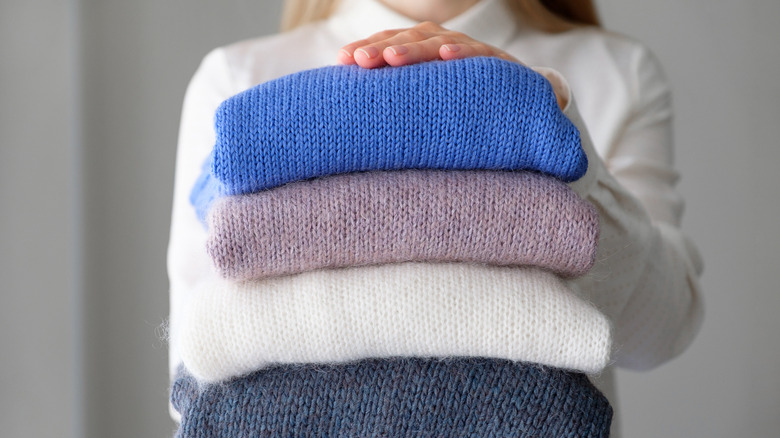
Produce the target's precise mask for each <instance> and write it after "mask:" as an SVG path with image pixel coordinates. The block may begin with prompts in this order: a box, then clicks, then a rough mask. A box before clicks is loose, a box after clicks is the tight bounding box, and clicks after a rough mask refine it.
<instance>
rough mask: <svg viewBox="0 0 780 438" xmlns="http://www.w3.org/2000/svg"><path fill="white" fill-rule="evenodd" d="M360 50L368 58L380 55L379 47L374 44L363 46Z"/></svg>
mask: <svg viewBox="0 0 780 438" xmlns="http://www.w3.org/2000/svg"><path fill="white" fill-rule="evenodd" d="M358 51H360V52H363V55H365V56H366V58H368V59H371V58H376V57H377V56H378V55H379V49H377V48H376V47H373V46H368V47H366V48H365V49H364V48H362V47H361V48H359V49H358Z"/></svg>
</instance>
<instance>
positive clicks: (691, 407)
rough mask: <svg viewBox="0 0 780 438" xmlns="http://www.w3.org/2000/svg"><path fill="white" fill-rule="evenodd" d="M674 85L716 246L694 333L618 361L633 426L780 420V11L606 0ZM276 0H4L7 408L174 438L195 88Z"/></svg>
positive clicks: (0, 216) (16, 420)
mask: <svg viewBox="0 0 780 438" xmlns="http://www.w3.org/2000/svg"><path fill="white" fill-rule="evenodd" d="M597 4H598V5H599V6H600V9H601V15H602V17H603V21H604V23H605V25H606V27H608V28H610V29H613V30H616V31H619V32H622V33H627V34H629V35H632V36H635V37H638V38H639V39H641V40H643V41H645V42H646V43H647V44H648V45H649V46H650V47H651V48H652V49H654V51H655V52H656V54H657V55H658V56H659V58H660V59H661V61H662V62H663V63H664V65H665V66H666V68H667V72H668V74H669V76H670V78H671V81H672V83H673V86H674V89H675V98H676V110H677V145H678V155H677V158H678V167H679V169H680V170H681V173H682V175H683V179H682V181H681V190H682V191H683V193H684V195H685V196H686V198H687V200H688V207H687V212H686V216H685V222H684V227H685V229H686V230H687V232H688V233H689V234H690V235H692V236H693V237H694V239H695V240H696V241H697V243H698V245H699V246H700V248H701V250H702V252H703V255H704V257H705V262H706V271H705V275H704V278H703V286H704V292H705V299H706V310H707V315H706V320H705V323H704V326H703V328H702V331H701V334H700V335H699V337H698V338H697V340H696V342H695V343H694V344H693V346H692V347H691V348H690V349H689V350H688V351H687V352H686V353H685V354H684V355H683V356H682V357H680V358H679V359H676V360H674V361H672V362H670V363H668V364H666V365H664V366H662V367H660V368H659V369H657V370H654V371H652V372H649V373H627V372H626V373H624V372H621V373H620V374H619V388H620V399H621V408H622V413H623V419H622V423H623V428H624V431H625V432H626V436H630V437H656V436H671V437H712V436H714V437H733V436H740V437H774V436H777V430H780V420H778V418H780V416H779V415H778V414H780V340H778V338H779V336H778V335H780V318H777V317H776V314H777V312H778V310H780V294H778V286H777V282H776V279H777V275H776V273H777V270H778V268H780V264H779V263H778V262H777V259H778V251H779V250H780V231H778V229H777V228H778V227H777V226H776V224H777V223H778V217H780V178H779V177H778V172H777V170H776V166H777V165H778V164H780V147H779V146H780V145H779V144H778V142H779V141H778V139H780V117H779V116H780V85H778V81H777V80H776V79H775V76H776V72H777V71H778V69H779V68H780V49H779V48H778V46H780V29H779V28H778V27H776V25H775V23H774V21H775V20H776V18H777V17H778V16H780V2H777V1H775V0H742V1H739V2H733V1H729V0H711V1H706V2H705V1H698V2H693V1H686V0H682V1H680V0H676V1H672V0H656V1H653V2H647V1H641V0H598V1H597ZM279 11H280V2H279V1H278V0H276V1H272V2H260V1H254V0H222V1H220V2H207V1H201V0H196V1H192V0H190V1H185V0H155V1H152V0H134V1H132V2H128V1H120V0H102V1H97V0H67V1H65V0H27V1H22V0H3V2H2V3H0V288H1V292H2V294H1V295H0V296H1V297H2V302H1V304H0V351H2V354H1V355H0V356H1V358H0V388H1V389H0V424H2V429H3V436H6V437H82V436H85V437H99V436H100V437H102V436H111V437H138V436H144V437H164V436H170V435H171V433H172V431H173V430H174V426H173V423H172V422H171V421H170V420H169V419H168V414H167V404H166V403H167V402H166V400H167V385H168V380H167V365H166V363H167V350H166V347H165V344H164V343H163V342H161V341H160V340H159V339H158V326H159V325H160V324H161V323H162V322H163V320H164V318H165V317H166V314H167V306H168V302H167V278H166V273H165V251H166V244H167V238H168V227H169V216H170V204H171V194H172V183H173V160H174V156H175V144H176V136H177V129H178V119H179V112H180V107H181V100H182V97H183V93H184V89H185V86H186V84H187V82H188V80H189V78H190V76H191V75H192V73H193V72H194V70H195V68H196V67H197V64H198V63H199V61H200V59H201V58H202V56H203V55H204V54H205V53H206V52H207V51H208V50H209V49H211V48H213V47H215V46H218V45H222V44H226V43H229V42H232V41H235V40H237V39H242V38H247V37H251V36H256V35H261V34H268V33H272V32H274V31H275V30H276V21H277V17H278V15H279Z"/></svg>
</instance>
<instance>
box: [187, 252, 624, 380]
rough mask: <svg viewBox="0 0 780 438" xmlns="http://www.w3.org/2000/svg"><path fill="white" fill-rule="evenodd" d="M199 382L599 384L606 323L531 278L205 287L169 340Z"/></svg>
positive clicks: (398, 271)
mask: <svg viewBox="0 0 780 438" xmlns="http://www.w3.org/2000/svg"><path fill="white" fill-rule="evenodd" d="M172 342H175V343H176V346H177V350H178V351H179V353H180V356H181V358H182V362H183V363H184V365H185V366H186V367H187V369H188V370H189V371H190V372H191V373H192V374H193V375H194V376H195V377H196V378H197V379H198V380H199V381H202V382H216V381H223V380H226V379H230V378H232V377H236V376H241V375H244V374H247V373H251V372H253V371H256V370H259V369H262V368H265V367H269V366H272V365H275V364H282V363H330V364H332V363H339V362H348V361H354V360H359V359H365V358H387V357H397V356H416V357H453V356H474V357H489V358H500V359H508V360H513V361H524V362H535V363H539V364H543V365H549V366H553V367H559V368H565V369H572V370H577V371H582V372H586V373H598V372H600V371H601V370H602V369H603V368H604V366H605V365H606V364H607V361H608V360H609V355H610V347H611V334H610V325H609V322H608V320H607V319H606V318H605V317H604V316H603V315H602V314H601V312H599V311H598V310H597V309H596V308H595V307H593V306H592V305H591V304H589V303H587V302H585V301H583V300H581V299H580V298H578V297H577V296H575V295H574V294H573V293H571V292H570V291H569V290H568V289H567V287H566V285H565V284H564V282H563V281H562V280H561V279H559V278H558V277H557V276H556V275H554V274H551V273H549V272H546V271H541V270H538V269H535V268H499V267H491V266H483V265H472V264H467V263H439V264H427V263H399V264H388V265H380V266H372V267H361V268H347V269H333V270H322V271H312V272H306V273H302V274H298V275H293V276H287V277H276V278H270V279H266V280H262V281H254V282H232V281H227V280H222V281H216V282H214V283H204V284H202V285H201V286H200V287H199V288H198V289H195V290H193V291H192V293H191V295H190V296H188V299H187V302H186V303H184V305H183V307H182V311H181V313H180V317H179V324H178V326H177V330H176V331H174V332H173V333H172Z"/></svg>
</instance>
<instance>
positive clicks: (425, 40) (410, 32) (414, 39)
mask: <svg viewBox="0 0 780 438" xmlns="http://www.w3.org/2000/svg"><path fill="white" fill-rule="evenodd" d="M472 56H495V57H497V58H501V59H506V60H508V61H513V62H517V63H520V64H522V63H521V62H520V61H518V60H517V59H516V58H514V57H513V56H512V55H510V54H508V53H506V52H504V51H503V50H500V49H497V48H495V47H493V46H491V45H488V44H485V43H482V42H479V41H477V40H475V39H472V38H470V37H469V36H467V35H464V34H462V33H460V32H454V31H451V30H447V29H445V28H443V27H441V26H439V25H438V24H436V23H432V22H430V21H426V22H423V23H420V24H418V25H416V26H414V27H411V28H408V29H393V30H386V31H383V32H379V33H375V34H373V35H371V36H370V37H368V38H366V39H364V40H359V41H355V42H353V43H351V44H347V45H346V46H344V47H342V48H341V50H339V54H338V61H339V63H341V64H347V65H350V64H357V65H359V66H361V67H364V68H376V67H383V66H385V65H392V66H399V65H409V64H417V63H420V62H426V61H433V60H437V59H442V60H450V59H460V58H469V57H472Z"/></svg>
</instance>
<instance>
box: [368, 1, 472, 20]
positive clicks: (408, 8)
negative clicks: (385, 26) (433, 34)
mask: <svg viewBox="0 0 780 438" xmlns="http://www.w3.org/2000/svg"><path fill="white" fill-rule="evenodd" d="M379 1H380V2H381V3H383V4H384V5H385V6H387V7H389V8H390V9H392V10H394V11H396V12H398V13H400V14H403V15H406V16H407V17H409V18H411V19H413V20H417V21H433V22H434V23H444V22H445V21H447V20H449V19H451V18H454V17H457V16H458V15H460V14H461V13H463V12H464V11H465V10H467V9H468V8H470V7H472V6H474V5H475V4H477V3H479V0H379Z"/></svg>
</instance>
